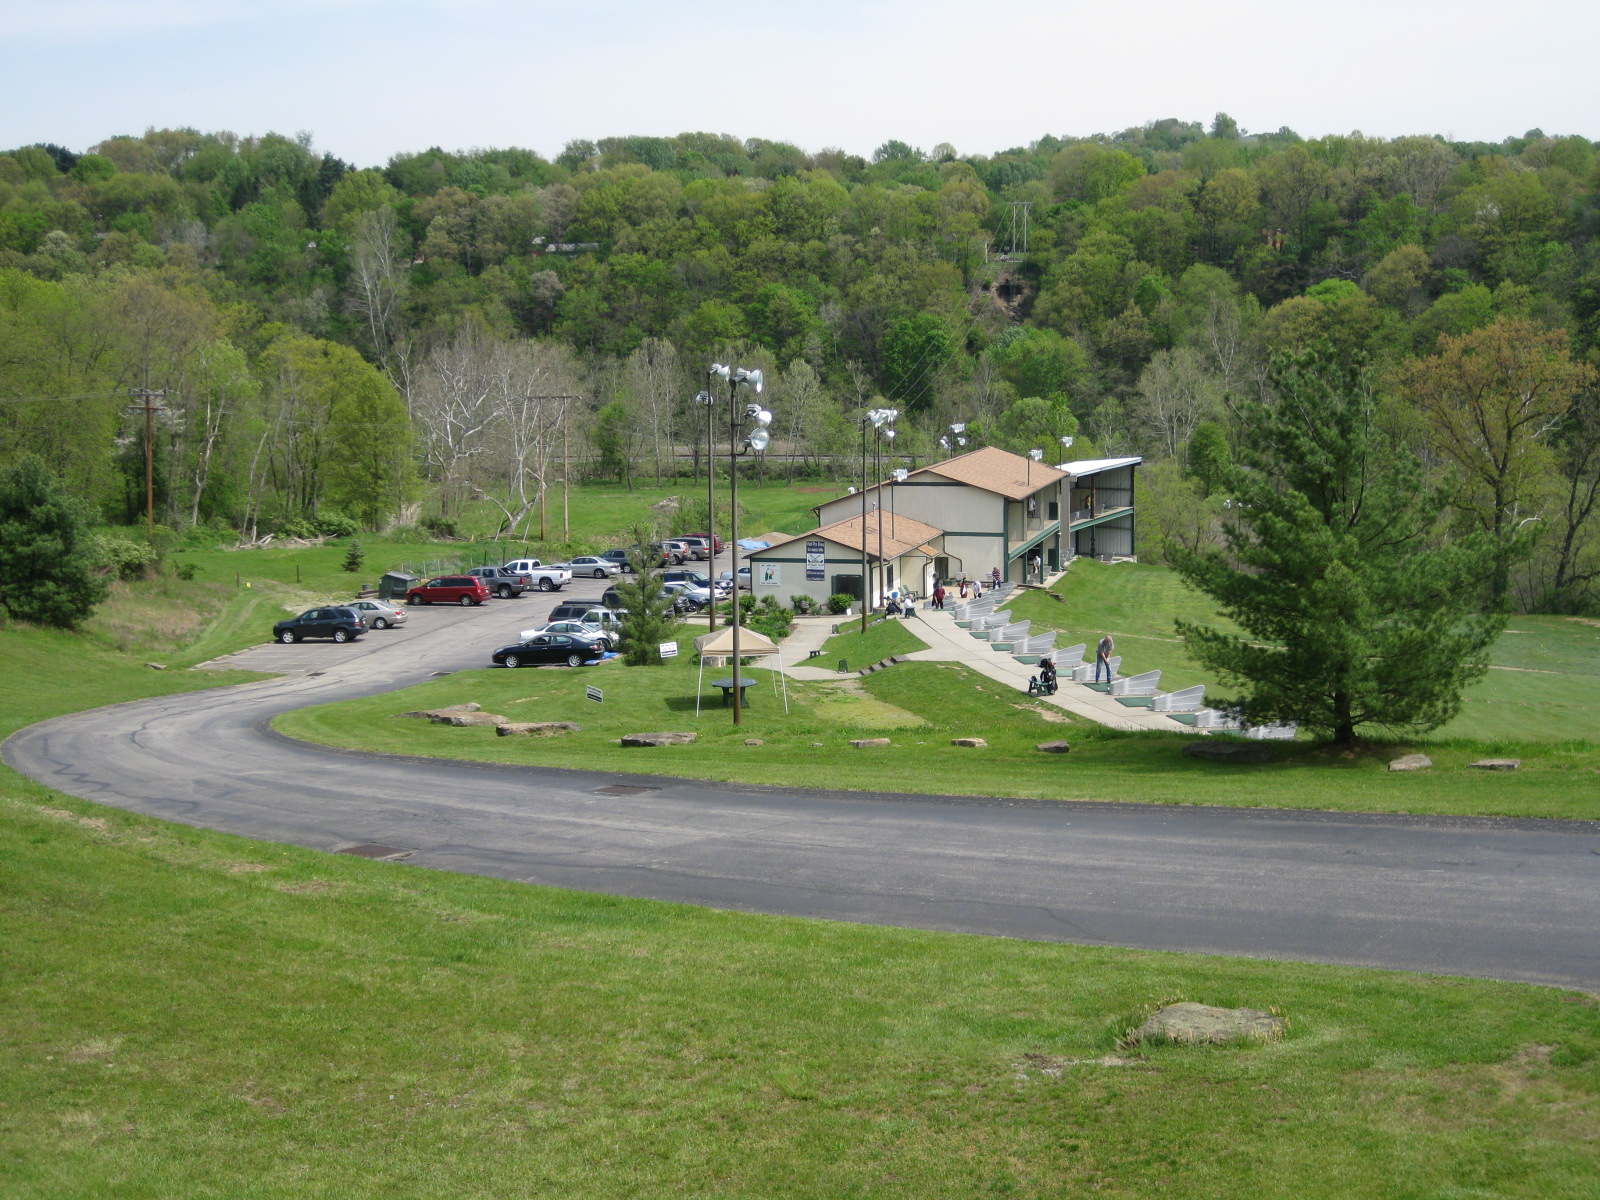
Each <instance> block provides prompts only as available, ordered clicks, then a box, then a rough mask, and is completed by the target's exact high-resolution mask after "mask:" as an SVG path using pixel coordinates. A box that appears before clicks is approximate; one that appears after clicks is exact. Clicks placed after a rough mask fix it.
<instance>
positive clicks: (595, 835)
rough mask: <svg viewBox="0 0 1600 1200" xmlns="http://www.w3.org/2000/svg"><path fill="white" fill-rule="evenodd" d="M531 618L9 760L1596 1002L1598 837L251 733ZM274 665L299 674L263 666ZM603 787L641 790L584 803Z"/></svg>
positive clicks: (391, 841)
mask: <svg viewBox="0 0 1600 1200" xmlns="http://www.w3.org/2000/svg"><path fill="white" fill-rule="evenodd" d="M540 599H545V600H549V601H550V602H552V603H553V602H554V598H550V597H541V598H540ZM537 606H538V600H533V602H532V603H531V604H529V605H527V606H525V607H519V606H518V602H516V601H512V602H496V603H495V604H491V605H486V606H485V607H483V608H481V609H470V610H459V609H423V610H418V611H417V614H416V620H415V621H414V622H413V623H411V624H410V625H408V627H407V628H406V629H405V630H396V631H387V632H385V633H384V634H383V635H382V636H380V635H379V634H377V633H373V634H368V635H367V636H366V637H364V638H362V639H361V640H360V641H359V642H357V643H355V644H354V645H349V646H333V645H332V644H328V645H322V646H319V645H313V644H302V645H301V646H298V647H292V648H291V647H263V648H261V649H259V650H252V651H249V652H247V653H246V654H245V655H242V656H240V658H239V661H240V663H241V665H248V666H251V667H253V668H255V667H260V666H262V665H263V664H267V663H271V662H283V661H288V662H290V663H291V664H292V665H293V667H294V668H295V673H294V674H292V675H289V676H286V677H284V678H281V679H274V680H269V681H263V682H258V683H252V684H246V685H243V686H240V687H238V688H232V689H227V690H224V691H211V692H203V693H191V694H187V695H178V696H163V697H158V698H154V699H150V700H143V701H137V702H135V703H132V704H126V705H119V706H116V707H114V708H110V709H101V710H96V711H93V712H86V713H78V714H74V715H72V716H68V717H62V718H58V719H56V720H53V721H48V722H44V723H42V724H40V725H36V726H33V727H31V728H29V729H26V730H23V731H21V732H19V733H18V734H16V735H15V736H13V737H12V738H11V739H10V740H8V741H7V742H6V743H5V746H4V748H3V752H4V758H5V761H6V762H7V763H9V764H10V765H11V766H13V767H15V768H16V769H18V770H20V771H22V772H24V773H25V774H27V775H30V776H32V777H33V778H35V779H38V780H40V781H41V782H44V783H47V784H50V785H51V786H53V787H56V788H59V789H60V790H62V791H65V792H68V793H71V794H73V795H78V796H83V797H85V798H88V799H91V800H95V801H98V802H101V803H105V804H111V805H116V806H119V807H123V808H127V809H131V810H134V811H138V812H143V813H148V814H151V815H153V816H158V817H163V818H166V819H169V820H174V821H179V822H183V823H187V824H193V825H201V826H206V827H208V828H214V829H222V830H226V831H229V832H233V833H238V834H242V835H245V836H250V837H260V838H266V839H272V840H279V841H285V842H291V843H295V844H298V845H302V846H310V847H314V848H319V849H324V850H330V851H331V850H335V849H339V848H341V847H344V846H348V845H351V844H354V843H359V842H379V843H383V844H387V845H392V846H395V847H398V848H400V849H403V850H409V851H412V855H411V857H410V858H409V859H407V860H406V861H408V862H411V863H415V864H417V865H420V866H425V867H436V868H443V869H449V870H456V871H467V872H474V873H479V874H485V875H493V876H498V877H501V878H506V879H514V880H523V881H527V882H533V883H543V884H557V885H561V886H567V887H576V888H584V889H588V890H594V891H605V892H612V893H615V894H618V895H628V896H646V897H656V898H661V899H668V900H681V901H688V902H691V903H697V904H709V905H715V906H721V907H729V908H738V909H744V910H748V911H754V912H769V913H786V914H798V915H805V916H814V917H827V918H834V919H839V920H850V921H867V922H875V923H880V924H889V925H905V926H916V927H920V928H930V929H949V930H960V931H966V932H971V933H981V934H1001V935H1006V936H1012V937H1023V938H1033V939H1042V940H1057V941H1071V942H1082V943H1093V944H1115V945H1127V946H1141V947H1149V948H1156V949H1173V950H1195V951H1205V952H1216V953H1223V954H1238V955H1257V956H1263V957H1270V958H1290V959H1303V960H1310V961H1319V962H1339V963H1351V964H1360V965H1367V966H1379V967H1401V968H1412V969H1418V970H1425V971H1438V972H1448V973H1459V974H1467V975H1482V976H1492V977H1498V978H1505V979H1521V980H1532V981H1538V982H1546V983H1559V984H1569V985H1573V986H1578V987H1583V988H1587V989H1592V990H1600V939H1597V937H1596V933H1597V931H1600V930H1597V926H1600V920H1597V917H1596V913H1597V912H1600V836H1597V834H1600V826H1596V825H1595V824H1593V823H1577V822H1570V823H1563V822H1554V821H1551V822H1537V821H1496V820H1484V819H1468V818H1459V819H1451V818H1439V819H1426V818H1412V817H1387V816H1369V815H1344V814H1327V813H1314V812H1310V813H1308V812H1268V811H1261V810H1247V809H1206V808H1173V807H1164V806H1161V807H1158V806H1140V805H1116V804H1063V803H1050V802H1034V801H1016V800H1007V799H1005V798H981V797H972V798H966V799H959V798H957V799H950V798H941V797H927V796H889V795H874V794H862V793H846V792H830V791H826V790H822V789H805V788H759V787H751V786H745V785H722V784H709V783H700V782H696V781H692V780H682V779H665V778H651V777H646V776H617V775H614V774H610V773H595V772H583V771H560V770H549V769H541V768H519V767H502V766H494V765H487V764H476V763H453V762H446V761H435V760H409V759H395V758H385V757H382V756H369V755H361V754H350V753H346V752H339V751H332V750H326V749H322V748H319V747H315V746H309V745H305V744H303V743H298V742H293V741H290V740H288V739H285V738H282V737H280V736H278V735H275V734H273V733H272V732H270V730H269V729H268V728H267V723H268V722H269V721H270V719H271V718H272V717H273V716H274V715H276V714H277V713H280V712H285V711H287V710H289V709H292V708H296V707H300V706H304V705H307V704H316V703H323V702H327V701H332V700H339V699H344V698H348V697H354V696H359V695H367V694H371V693H374V692H378V691H383V690H386V689H392V688H395V687H400V686H404V685H406V684H409V683H413V682H416V681H419V680H421V679H425V678H427V677H429V676H430V675H432V674H434V673H436V672H439V671H451V670H457V669H461V668H474V667H482V666H483V664H484V663H485V662H486V661H487V656H488V653H489V652H490V650H492V649H493V648H494V647H495V646H497V645H501V644H503V643H504V642H505V641H507V640H509V639H510V637H511V636H513V635H514V634H515V633H516V632H517V630H518V629H520V628H526V627H527V626H528V625H530V624H533V623H534V621H533V620H530V619H529V617H530V614H534V613H535V612H536V611H537ZM285 651H289V652H292V653H293V654H294V655H295V656H296V657H294V658H292V659H289V660H283V659H280V658H276V657H274V656H277V655H279V654H281V653H282V652H285ZM586 669H587V668H586ZM621 669H622V668H618V667H606V668H597V669H595V670H596V673H597V674H599V673H601V672H606V673H609V672H613V671H618V670H621ZM641 753H647V752H641ZM641 762H642V763H645V764H647V763H648V759H647V758H646V759H642V760H641ZM839 769H840V770H841V771H842V770H847V769H848V768H847V767H843V766H841V767H840V768H839ZM617 784H623V785H627V786H632V787H639V788H645V789H650V790H646V791H642V792H638V793H635V794H631V795H620V796H619V795H614V794H607V793H605V792H603V791H601V790H600V789H604V788H607V787H611V786H614V785H617Z"/></svg>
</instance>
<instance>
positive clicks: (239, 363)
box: [0, 113, 1600, 615]
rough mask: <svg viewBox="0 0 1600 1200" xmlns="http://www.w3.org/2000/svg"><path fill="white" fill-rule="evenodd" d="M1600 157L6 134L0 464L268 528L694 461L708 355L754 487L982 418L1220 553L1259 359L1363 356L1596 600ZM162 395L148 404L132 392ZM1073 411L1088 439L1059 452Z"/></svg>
mask: <svg viewBox="0 0 1600 1200" xmlns="http://www.w3.org/2000/svg"><path fill="white" fill-rule="evenodd" d="M1597 234H1600V156H1597V148H1596V144H1595V143H1594V142H1592V141H1590V140H1588V139H1586V138H1584V137H1581V136H1547V135H1546V134H1544V133H1543V132H1542V131H1540V130H1531V131H1529V132H1528V133H1526V134H1524V135H1522V136H1520V137H1510V138H1507V139H1506V140H1504V141H1503V142H1499V143H1463V142H1452V141H1449V140H1446V139H1444V138H1441V137H1436V136H1412V137H1400V138H1394V139H1384V138H1376V137H1366V136H1363V135H1362V134H1360V133H1352V134H1349V135H1345V136H1329V137H1321V138H1315V139H1307V138H1302V137H1300V136H1299V135H1297V134H1296V133H1294V132H1293V131H1291V130H1289V129H1280V130H1278V131H1277V132H1275V133H1249V132H1246V131H1244V130H1241V129H1240V128H1239V127H1238V125H1237V124H1236V123H1235V122H1234V121H1233V120H1231V119H1230V118H1229V117H1228V116H1227V115H1226V114H1220V113H1219V114H1217V116H1216V117H1215V119H1214V120H1213V121H1212V122H1211V123H1210V125H1209V126H1207V125H1204V124H1202V123H1200V122H1186V121H1182V120H1177V119H1169V120H1161V121H1155V122H1152V123H1150V124H1146V125H1142V126H1137V127H1133V128H1129V129H1126V130H1123V131H1122V132H1120V133H1116V134H1102V135H1095V136H1092V137H1057V136H1049V135H1047V136H1044V137H1041V138H1040V139H1039V140H1038V141H1036V142H1033V143H1032V144H1030V145H1028V146H1025V147H1014V148H1011V149H1006V150H1002V151H998V152H996V153H992V154H987V155H983V154H959V153H957V152H956V151H955V149H954V148H953V147H951V146H949V145H939V146H935V147H933V148H932V149H931V150H923V149H921V148H918V147H913V146H910V145H907V144H905V143H902V142H898V141H890V142H887V143H885V144H884V145H882V146H880V147H879V148H878V149H877V150H876V151H875V152H874V153H873V154H872V156H871V157H870V159H868V158H864V157H861V156H857V155H852V154H847V153H845V152H843V151H840V150H836V149H823V150H820V151H817V152H807V151H804V150H802V149H800V148H798V147H796V146H792V145H788V144H785V143H782V142H772V141H765V140H762V139H759V138H754V139H750V140H747V141H740V140H738V139H736V138H733V137H731V136H728V135H724V134H709V133H685V134H681V135H679V136H677V137H671V138H662V137H616V138H606V139H602V140H600V141H598V142H591V141H586V140H578V141H573V142H571V143H569V144H568V145H567V146H566V148H565V149H564V150H563V151H562V152H561V153H560V154H559V155H557V156H555V158H554V160H553V161H552V160H547V159H545V158H543V157H541V156H540V155H538V154H535V153H533V152H531V151H528V150H523V149H476V150H470V151H462V152H446V151H444V150H441V149H439V148H432V149H427V150H423V151H420V152H417V153H409V154H399V155H396V156H395V157H394V158H392V159H391V160H390V161H389V162H388V163H387V164H386V165H384V166H382V167H366V168H363V167H357V166H355V165H353V164H350V163H346V162H344V161H342V160H340V159H339V158H337V157H336V156H335V155H334V154H333V153H331V152H320V151H318V150H317V149H315V148H314V146H313V143H312V139H311V138H310V136H309V135H305V134H302V135H299V136H295V137H286V136H280V135H277V134H267V135H264V136H259V137H256V136H252V137H239V136H235V135H234V134H231V133H226V132H210V133H205V132H199V131H197V130H194V129H160V130H155V129H152V130H149V131H147V132H145V133H144V134H143V135H142V136H117V137H110V138H107V139H106V140H105V141H102V142H101V143H99V144H98V145H95V146H92V147H88V148H87V149H85V150H83V151H81V152H80V151H76V150H71V149H67V148H64V147H61V146H57V145H54V144H49V143H40V144H37V145H31V146H24V147H20V148H17V149H14V150H11V151H10V152H8V153H3V154H0V467H4V466H6V465H8V464H10V463H12V462H14V461H16V460H18V459H20V458H21V457H22V456H24V455H28V454H33V455H37V456H38V457H40V458H42V459H43V460H44V462H45V463H46V464H47V465H48V467H49V468H50V469H51V470H52V471H53V472H55V473H56V474H57V475H58V476H59V477H60V478H62V479H63V480H65V481H66V483H67V485H68V486H69V487H70V489H71V490H72V491H73V492H74V493H75V494H77V495H78V496H80V497H82V498H83V499H84V500H86V501H88V502H89V503H91V504H93V505H94V506H95V509H96V511H97V513H98V515H99V517H100V519H101V520H102V521H103V522H105V523H106V524H107V525H113V526H114V525H134V524H136V523H139V522H142V521H143V520H144V519H145V517H146V444H147V442H146V439H147V432H148V437H149V444H150V446H151V447H152V454H151V467H152V474H153V491H154V512H153V517H154V521H155V522H156V523H158V524H159V525H160V526H161V527H162V528H164V529H169V530H176V531H183V530H211V531H215V532H216V534H217V535H218V537H219V538H221V537H226V538H238V539H241V540H244V541H255V540H258V539H259V538H261V537H263V536H266V535H268V534H279V535H287V536H296V535H298V536H310V535H317V534H333V535H338V534H348V533H351V532H354V531H357V530H359V529H393V528H395V527H396V526H410V525H415V526H419V527H422V528H427V529H433V530H435V531H448V530H449V529H451V528H452V522H453V521H454V520H455V518H456V517H457V516H459V514H460V513H461V512H462V510H463V507H464V506H466V505H468V504H469V503H472V504H478V505H482V504H485V503H487V504H489V505H492V507H493V510H494V511H495V512H496V513H498V514H499V518H498V519H499V522H500V527H501V530H502V531H504V532H506V533H509V534H513V535H516V536H524V537H527V536H532V533H531V532H530V531H537V530H538V528H539V527H538V523H537V522H538V518H537V515H536V514H537V509H538V506H539V501H540V499H541V497H542V496H543V495H544V493H545V490H546V489H547V488H549V487H550V486H551V485H552V484H553V483H556V482H557V481H559V480H561V479H562V478H563V477H568V476H570V478H571V479H572V480H574V481H578V480H581V479H611V480H617V481H620V482H622V483H624V484H626V485H628V486H634V485H636V484H643V483H646V482H648V483H649V484H652V485H654V484H661V483H663V482H665V481H670V480H671V479H672V477H675V476H678V475H682V476H684V477H685V478H686V479H687V478H689V477H698V476H699V475H700V473H701V472H702V471H703V470H705V469H706V466H705V463H704V462H703V461H702V455H703V452H704V446H705V443H704V436H705V409H704V408H702V407H700V406H698V405H696V404H695V403H694V397H695V394H696V393H697V392H698V391H699V390H700V389H701V388H703V387H705V386H706V381H707V376H706V369H707V367H708V365H709V364H710V363H712V362H713V361H720V362H730V361H731V362H733V363H735V364H737V365H741V366H748V367H759V368H761V369H762V370H763V371H764V372H765V374H766V378H767V381H768V391H767V393H766V395H765V397H764V399H763V403H764V404H765V405H766V407H768V408H769V409H770V410H771V411H772V413H773V414H774V424H773V434H774V440H773V443H772V447H771V448H770V450H769V451H768V452H767V453H766V455H765V456H752V457H751V458H750V459H748V460H746V461H745V464H744V465H743V466H742V467H741V471H748V472H750V473H751V478H752V480H753V481H759V480H762V479H778V478H782V479H788V480H794V479H798V478H811V479H817V480H822V481H845V480H851V479H854V478H856V474H857V472H858V471H859V460H858V458H857V451H856V449H855V448H856V447H857V446H859V432H858V430H859V425H858V421H859V414H860V413H861V411H862V410H863V409H864V408H867V407H884V406H892V407H895V408H898V409H899V410H900V411H901V413H902V414H903V415H902V417H901V422H900V427H899V432H900V437H899V439H898V440H897V441H896V443H895V449H896V452H897V456H899V457H901V458H903V459H904V460H905V461H904V465H907V466H914V465H917V464H919V463H923V462H927V461H929V460H930V459H932V458H935V457H938V456H940V455H941V454H942V451H941V450H940V449H939V447H938V443H939V439H940V437H941V436H942V435H943V434H944V433H945V432H946V430H947V429H948V427H949V426H950V425H951V424H952V423H964V424H965V425H966V431H965V435H966V436H967V438H968V439H969V444H995V445H1000V446H1004V447H1006V448H1008V449H1012V450H1016V451H1018V452H1026V451H1027V450H1029V449H1034V448H1044V449H1046V451H1047V454H1048V461H1052V462H1053V461H1060V460H1061V459H1063V458H1086V457H1093V456H1096V455H1102V454H1105V455H1110V454H1141V455H1144V456H1145V459H1146V466H1145V468H1144V469H1143V472H1142V482H1141V487H1142V489H1143V490H1142V492H1141V499H1140V505H1141V508H1140V511H1141V529H1140V537H1141V555H1142V556H1148V557H1151V558H1154V559H1158V560H1159V559H1160V558H1161V557H1162V556H1163V554H1164V552H1165V551H1166V550H1167V549H1168V548H1174V547H1175V548H1177V549H1178V550H1180V551H1189V552H1193V551H1196V550H1200V549H1205V548H1208V547H1211V546H1215V545H1217V544H1219V537H1220V534H1219V529H1220V526H1221V523H1222V520H1223V518H1224V516H1225V513H1224V507H1223V506H1224V504H1225V497H1224V496H1223V495H1222V494H1221V493H1220V491H1219V489H1218V487H1217V480H1218V479H1219V478H1220V477H1221V476H1222V475H1223V474H1224V473H1225V472H1226V471H1227V470H1228V469H1229V465H1230V464H1231V462H1232V460H1233V453H1234V448H1235V447H1237V445H1238V444H1239V435H1240V432H1241V422H1242V421H1243V420H1244V417H1245V415H1246V414H1248V413H1250V412H1252V411H1257V410H1256V409H1255V407H1254V406H1257V405H1260V404H1263V403H1266V404H1270V403H1271V402H1272V400H1273V396H1272V380H1273V378H1274V364H1281V363H1283V362H1284V361H1287V360H1288V359H1289V358H1292V357H1293V356H1295V355H1300V354H1305V353H1315V354H1317V355H1320V356H1322V357H1323V358H1324V359H1331V360H1335V361H1337V362H1338V363H1339V364H1340V365H1341V369H1346V370H1348V371H1350V372H1353V373H1354V375H1355V376H1356V377H1358V378H1359V379H1360V380H1361V381H1362V383H1361V386H1363V387H1365V388H1368V389H1371V392H1372V394H1373V396H1374V397H1375V405H1374V411H1375V412H1376V413H1377V414H1378V415H1377V418H1376V419H1377V420H1378V421H1380V422H1381V423H1382V424H1383V426H1384V427H1385V429H1386V431H1387V432H1388V433H1389V434H1390V435H1392V436H1393V437H1394V438H1396V439H1398V440H1399V441H1401V442H1403V443H1404V444H1405V445H1406V446H1408V447H1410V449H1411V450H1412V451H1414V452H1415V454H1416V455H1417V456H1418V457H1419V458H1420V460H1421V462H1422V463H1423V464H1424V466H1425V468H1426V471H1427V474H1428V478H1429V480H1430V485H1431V486H1436V487H1439V488H1442V489H1446V490H1447V492H1448V494H1449V497H1450V505H1449V508H1448V516H1447V520H1446V523H1445V525H1443V526H1441V528H1440V529H1439V530H1438V533H1437V536H1438V537H1440V538H1448V537H1449V536H1450V534H1451V531H1452V529H1455V530H1460V531H1471V532H1476V533H1481V534H1488V535H1492V536H1494V537H1496V538H1499V539H1501V540H1502V541H1504V542H1505V543H1506V544H1507V545H1508V546H1509V545H1511V544H1513V543H1514V544H1515V547H1516V555H1515V558H1516V564H1515V568H1514V570H1513V571H1512V573H1511V578H1510V579H1509V584H1508V586H1509V599H1510V600H1511V601H1512V603H1514V604H1515V605H1516V606H1518V607H1519V608H1521V609H1523V610H1525V611H1545V612H1563V613H1579V614H1581V613H1588V614H1591V615H1594V614H1600V391H1597V386H1596V364H1597V363H1600V239H1597ZM146 409H149V410H152V411H149V412H147V411H146ZM1069 437H1070V438H1072V439H1073V440H1072V443H1071V449H1070V450H1067V449H1065V448H1063V447H1062V446H1061V445H1060V442H1061V440H1062V439H1065V438H1069Z"/></svg>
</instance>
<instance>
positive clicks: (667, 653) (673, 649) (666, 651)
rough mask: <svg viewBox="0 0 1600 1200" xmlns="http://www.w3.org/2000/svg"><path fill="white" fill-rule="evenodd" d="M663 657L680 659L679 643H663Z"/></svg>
mask: <svg viewBox="0 0 1600 1200" xmlns="http://www.w3.org/2000/svg"><path fill="white" fill-rule="evenodd" d="M661 657H662V658H677V657H678V643H677V642H662V643H661Z"/></svg>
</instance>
